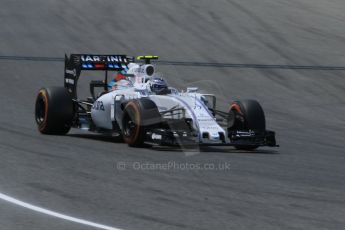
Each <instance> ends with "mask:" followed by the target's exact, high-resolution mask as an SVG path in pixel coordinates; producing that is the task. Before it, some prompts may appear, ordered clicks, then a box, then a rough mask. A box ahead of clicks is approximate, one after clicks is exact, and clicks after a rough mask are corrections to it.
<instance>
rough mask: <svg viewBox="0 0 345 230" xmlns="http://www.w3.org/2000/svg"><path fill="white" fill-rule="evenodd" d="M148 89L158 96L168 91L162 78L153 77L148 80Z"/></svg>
mask: <svg viewBox="0 0 345 230" xmlns="http://www.w3.org/2000/svg"><path fill="white" fill-rule="evenodd" d="M150 88H151V91H152V92H154V93H157V94H159V93H160V92H162V91H164V90H167V89H168V84H167V83H166V81H165V80H164V79H163V78H160V77H153V78H151V79H150Z"/></svg>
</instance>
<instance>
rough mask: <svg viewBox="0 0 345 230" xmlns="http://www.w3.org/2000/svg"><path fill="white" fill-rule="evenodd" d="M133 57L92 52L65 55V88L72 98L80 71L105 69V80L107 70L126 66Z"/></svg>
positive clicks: (115, 69) (123, 68) (75, 93)
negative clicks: (94, 53)
mask: <svg viewBox="0 0 345 230" xmlns="http://www.w3.org/2000/svg"><path fill="white" fill-rule="evenodd" d="M133 61H134V58H133V57H129V56H126V55H93V54H71V55H70V56H69V57H68V56H67V55H65V76H64V80H65V83H64V85H65V88H66V89H68V91H69V92H70V93H71V94H72V96H73V97H74V98H76V96H77V82H78V79H79V76H80V73H81V71H83V70H99V71H106V73H105V76H106V79H105V81H107V72H108V70H112V71H121V70H126V69H127V68H128V64H129V63H130V62H133Z"/></svg>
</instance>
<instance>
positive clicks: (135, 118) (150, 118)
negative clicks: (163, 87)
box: [122, 98, 161, 147]
mask: <svg viewBox="0 0 345 230" xmlns="http://www.w3.org/2000/svg"><path fill="white" fill-rule="evenodd" d="M160 119H161V116H160V114H159V112H158V108H157V106H156V104H155V103H154V102H153V101H151V100H149V99H146V98H142V99H139V100H133V101H130V102H128V103H127V104H126V106H125V108H124V110H123V115H122V136H123V139H124V141H125V142H126V143H127V144H128V145H129V146H132V147H140V146H142V145H143V143H144V140H145V135H146V131H147V130H148V129H150V128H152V127H154V126H155V125H157V124H159V123H160Z"/></svg>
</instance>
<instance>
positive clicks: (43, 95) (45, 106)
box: [35, 87, 74, 135]
mask: <svg viewBox="0 0 345 230" xmlns="http://www.w3.org/2000/svg"><path fill="white" fill-rule="evenodd" d="M73 115H74V113H73V101H72V96H71V95H70V93H69V92H68V91H67V89H65V88H64V87H49V88H42V89H40V91H39V92H38V95H37V98H36V104H35V120H36V123H37V125H38V130H39V131H40V132H41V133H43V134H54V135H64V134H66V133H67V132H68V131H69V130H70V128H71V125H72V120H73Z"/></svg>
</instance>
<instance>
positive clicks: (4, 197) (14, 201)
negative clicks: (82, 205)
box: [0, 193, 121, 230]
mask: <svg viewBox="0 0 345 230" xmlns="http://www.w3.org/2000/svg"><path fill="white" fill-rule="evenodd" d="M0 199H1V200H4V201H7V202H10V203H12V204H16V205H18V206H21V207H23V208H27V209H30V210H32V211H35V212H40V213H43V214H46V215H49V216H54V217H57V218H60V219H63V220H68V221H72V222H75V223H78V224H84V225H88V226H91V227H95V228H100V229H105V230H121V229H119V228H114V227H110V226H106V225H103V224H97V223H94V222H91V221H87V220H83V219H79V218H75V217H72V216H67V215H64V214H61V213H58V212H54V211H50V210H48V209H44V208H41V207H37V206H35V205H32V204H29V203H26V202H23V201H20V200H17V199H15V198H13V197H10V196H7V195H5V194H2V193H0Z"/></svg>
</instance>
